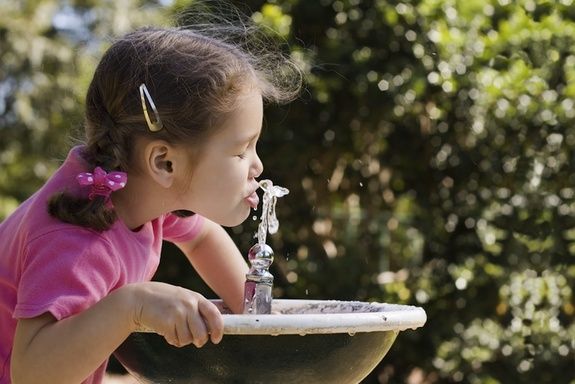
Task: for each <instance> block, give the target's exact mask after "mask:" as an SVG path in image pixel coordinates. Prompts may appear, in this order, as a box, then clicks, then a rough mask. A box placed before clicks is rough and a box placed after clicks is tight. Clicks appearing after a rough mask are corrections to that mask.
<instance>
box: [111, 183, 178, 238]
mask: <svg viewBox="0 0 575 384" xmlns="http://www.w3.org/2000/svg"><path fill="white" fill-rule="evenodd" d="M151 184H152V185H151ZM153 184H154V183H150V182H149V181H148V180H145V179H144V177H141V176H138V175H130V176H129V177H128V183H127V184H126V187H124V188H123V189H121V190H118V191H116V192H114V193H113V194H112V203H113V204H114V209H115V210H116V213H117V215H118V219H119V220H122V221H123V222H124V224H125V225H126V227H128V228H129V229H130V230H132V231H135V230H138V229H139V228H140V227H142V226H143V225H144V224H146V223H147V222H149V221H151V220H153V219H155V218H157V217H159V216H161V215H163V214H165V213H167V212H171V211H172V209H171V207H170V204H169V203H168V201H169V200H168V201H166V197H165V196H166V193H165V191H159V190H158V188H157V187H156V186H154V185H153Z"/></svg>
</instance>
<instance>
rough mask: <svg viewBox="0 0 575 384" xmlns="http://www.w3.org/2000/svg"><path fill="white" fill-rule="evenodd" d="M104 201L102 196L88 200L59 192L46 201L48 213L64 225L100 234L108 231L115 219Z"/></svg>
mask: <svg viewBox="0 0 575 384" xmlns="http://www.w3.org/2000/svg"><path fill="white" fill-rule="evenodd" d="M106 200H107V199H106V198H105V197H103V196H96V197H95V198H93V199H92V200H90V199H88V198H80V197H74V196H72V195H70V194H68V193H65V192H59V193H56V194H54V195H53V196H52V197H51V198H50V200H49V201H48V213H49V214H50V215H52V216H53V217H55V218H57V219H59V220H61V221H63V222H65V223H70V224H74V225H79V226H81V227H85V228H91V229H94V230H96V231H99V232H102V231H105V230H107V229H110V227H111V226H112V225H113V224H114V222H115V221H116V219H117V215H116V212H115V211H114V210H113V209H111V208H107V207H106V203H107V202H106Z"/></svg>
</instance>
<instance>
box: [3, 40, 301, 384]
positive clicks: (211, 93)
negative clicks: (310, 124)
mask: <svg viewBox="0 0 575 384" xmlns="http://www.w3.org/2000/svg"><path fill="white" fill-rule="evenodd" d="M270 57H272V56H269V55H264V56H256V55H254V54H251V53H250V51H249V50H246V49H242V47H241V46H240V45H234V44H232V43H229V42H226V41H224V40H222V39H217V38H214V37H210V36H208V35H204V34H201V33H198V32H192V31H191V30H183V29H143V30H139V31H136V32H133V33H130V34H128V35H126V36H124V37H123V38H120V39H119V40H117V41H116V42H115V43H114V44H113V45H112V46H111V47H110V48H109V50H108V51H107V52H106V53H105V55H104V56H103V58H102V60H101V62H100V64H99V65H98V67H97V69H96V71H95V74H94V77H93V80H92V82H91V84H90V86H89V89H88V93H87V97H86V118H85V135H86V143H85V145H83V146H78V147H75V148H73V149H72V150H71V151H70V153H69V155H68V157H67V159H66V160H65V162H64V164H63V165H62V166H61V167H60V168H59V169H58V171H57V172H56V173H55V174H54V175H53V176H52V178H51V179H50V180H49V181H48V182H47V183H46V184H45V185H44V186H43V187H42V188H41V189H40V190H39V191H38V192H37V193H36V194H34V195H33V196H32V197H31V198H30V199H28V200H27V201H26V202H24V203H23V204H22V205H21V206H20V207H19V208H18V209H17V210H16V211H15V212H14V213H13V214H12V215H11V216H10V217H9V218H7V219H6V220H5V221H4V222H3V223H2V224H1V225H0V244H2V247H3V252H2V254H1V255H0V286H1V290H0V338H1V340H2V341H1V343H0V383H2V384H4V383H9V382H10V380H12V381H13V382H14V383H44V384H46V383H57V384H64V383H75V384H77V383H79V382H84V383H100V382H101V380H102V377H103V375H104V371H105V366H106V361H107V358H108V356H109V355H110V354H111V353H112V352H113V351H114V350H115V349H116V348H117V347H118V345H119V344H121V343H122V341H123V340H124V339H125V338H126V337H127V336H128V335H129V334H130V333H131V332H134V331H137V330H139V329H144V328H145V329H150V330H153V331H154V332H157V333H158V334H160V335H162V336H164V338H165V339H166V340H167V342H169V343H170V344H173V345H175V346H183V345H187V344H190V343H193V344H194V345H196V346H197V347H201V346H202V345H204V344H205V343H206V342H207V341H208V339H210V340H211V341H212V342H213V343H218V342H219V341H220V340H221V338H222V332H223V322H222V317H221V315H220V313H219V312H218V310H217V309H216V308H215V306H214V305H213V304H212V303H211V302H210V301H208V300H207V299H206V298H204V297H202V296H201V295H200V294H198V293H195V292H192V291H189V290H186V289H183V288H180V287H175V286H171V285H167V284H162V283H159V282H150V281H149V280H150V279H151V277H152V276H153V274H154V272H155V270H156V267H157V266H158V262H159V256H160V250H161V242H162V240H167V241H171V242H174V243H175V244H176V245H177V246H178V247H179V248H180V249H181V250H182V251H183V253H184V254H185V255H186V256H187V258H188V259H189V260H190V262H191V263H192V265H193V266H194V267H195V268H196V269H197V271H198V272H199V274H200V275H201V276H202V278H203V279H205V281H206V282H207V283H208V285H210V286H211V287H212V288H213V290H214V291H215V292H216V293H217V294H218V296H220V297H221V298H222V299H223V300H224V301H225V303H226V304H227V305H228V306H229V307H230V308H231V309H232V310H233V311H234V312H241V311H242V305H243V303H242V301H243V297H242V296H243V284H244V279H245V274H246V272H247V270H248V268H247V266H246V263H245V262H244V260H243V258H242V256H241V254H240V253H239V251H238V250H237V248H236V247H235V245H234V244H233V242H232V241H231V239H230V238H229V237H228V235H227V234H226V232H225V231H224V230H223V229H222V227H221V226H220V225H224V226H234V225H238V224H239V223H241V222H242V221H243V220H245V219H246V218H247V217H248V215H249V212H250V209H251V208H256V207H257V205H258V197H257V195H256V190H257V188H258V183H257V181H256V179H257V178H258V177H259V176H260V174H261V173H262V170H263V166H262V163H261V161H260V159H259V158H258V155H257V153H256V143H257V140H258V137H259V135H260V130H261V125H262V100H271V101H275V102H282V101H288V100H289V99H290V98H292V97H293V96H294V95H295V93H296V92H297V88H298V86H299V77H298V75H297V70H294V67H293V66H292V65H291V64H290V63H289V61H286V60H285V59H283V60H284V61H283V63H284V64H287V66H285V65H284V66H278V63H281V62H282V61H281V60H280V61H278V60H274V61H273V63H272V65H271V66H270V65H265V64H266V63H269V58H270ZM274 57H275V58H276V59H277V58H278V57H279V58H280V59H282V58H281V56H277V55H276V56H274ZM259 58H263V59H265V60H266V63H264V62H262V61H258V60H259ZM286 68H287V69H288V71H286V70H285V69H286ZM268 69H269V70H268ZM290 71H291V72H290ZM286 73H292V74H294V75H296V77H295V78H294V79H295V82H293V83H291V86H290V87H288V88H286V85H287V84H289V83H288V82H286V81H285V80H286V79H287V78H286ZM277 74H280V75H277ZM276 75H277V76H276ZM294 84H295V85H296V86H295V87H294Z"/></svg>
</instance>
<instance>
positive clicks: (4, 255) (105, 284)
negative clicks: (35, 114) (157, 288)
mask: <svg viewBox="0 0 575 384" xmlns="http://www.w3.org/2000/svg"><path fill="white" fill-rule="evenodd" d="M81 150H82V148H81V147H76V148H74V149H72V151H70V154H69V155H68V158H67V159H66V161H65V162H64V164H63V165H62V166H61V167H60V168H59V169H58V171H57V172H56V173H55V174H54V175H53V176H52V178H50V180H49V181H48V182H47V183H46V184H45V185H44V186H43V187H42V188H41V189H40V190H39V191H38V192H36V193H35V194H34V195H33V196H32V197H30V198H29V199H28V200H26V201H25V202H24V203H23V204H22V205H21V206H20V207H19V208H18V209H17V210H16V211H15V212H14V213H13V214H12V215H11V216H10V217H8V218H7V219H6V220H5V221H4V222H2V223H0V245H1V247H2V252H1V253H0V384H8V383H10V356H11V352H12V344H13V340H14V332H15V328H16V322H17V320H18V319H21V318H31V317H36V316H39V315H41V314H43V313H46V312H50V313H51V314H52V315H54V317H56V319H58V320H61V319H63V318H66V317H68V316H71V315H73V314H76V313H78V312H81V311H83V310H85V309H87V308H89V307H90V306H92V305H93V304H94V303H96V302H98V301H99V300H100V299H102V298H103V297H105V296H106V295H108V294H109V293H110V292H111V291H113V290H115V289H117V288H119V287H121V286H123V285H126V284H129V283H133V282H141V281H147V280H150V279H151V278H152V276H153V275H154V273H155V271H156V268H157V267H158V263H159V260H160V251H161V248H162V240H167V241H171V242H185V241H188V240H191V239H193V238H194V237H195V236H196V235H197V234H198V232H199V231H200V229H201V227H202V223H203V218H202V217H201V216H199V215H194V216H192V217H189V218H185V219H183V218H178V217H176V216H175V215H172V214H167V215H164V216H162V217H159V218H157V219H155V220H153V221H151V222H148V223H146V224H145V225H144V226H143V227H142V228H141V229H140V230H138V231H137V232H133V231H130V230H129V229H128V228H127V227H126V226H125V225H124V223H123V222H122V221H121V220H118V221H117V222H116V223H115V224H114V225H113V226H112V228H111V229H109V230H107V231H105V232H101V233H100V232H97V231H94V230H91V229H87V228H82V227H78V226H75V225H71V224H66V223H63V222H61V221H59V220H57V219H55V218H53V217H51V216H50V215H49V214H48V212H47V200H48V199H49V198H50V196H52V195H53V194H54V193H55V192H57V191H62V190H67V191H69V192H71V193H74V194H76V193H77V194H81V193H84V194H87V193H88V190H89V188H86V187H80V186H78V184H77V182H76V180H75V178H76V175H77V174H78V173H80V172H87V171H89V172H91V170H87V169H85V165H84V162H83V160H82V158H81V157H80V155H79V154H80V153H81ZM129 182H130V180H129V175H128V183H129ZM142 193H145V191H142ZM94 342H97V340H94ZM54 348H58V346H57V345H55V346H54ZM86 348H89V345H87V346H86ZM106 363H107V361H103V362H102V366H101V367H100V368H98V370H97V371H96V372H94V373H93V375H92V376H90V377H89V378H87V379H86V381H84V383H90V384H92V383H100V382H101V381H102V377H103V375H104V372H105V367H106Z"/></svg>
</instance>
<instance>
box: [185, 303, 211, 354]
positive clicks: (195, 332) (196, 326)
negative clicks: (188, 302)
mask: <svg viewBox="0 0 575 384" xmlns="http://www.w3.org/2000/svg"><path fill="white" fill-rule="evenodd" d="M188 328H189V330H190V332H191V334H192V339H193V343H194V345H195V346H196V347H198V348H200V347H202V346H203V345H204V344H206V343H207V341H208V329H207V327H206V325H205V324H204V319H203V318H202V316H201V315H200V313H199V312H198V311H190V313H189V315H188Z"/></svg>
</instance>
